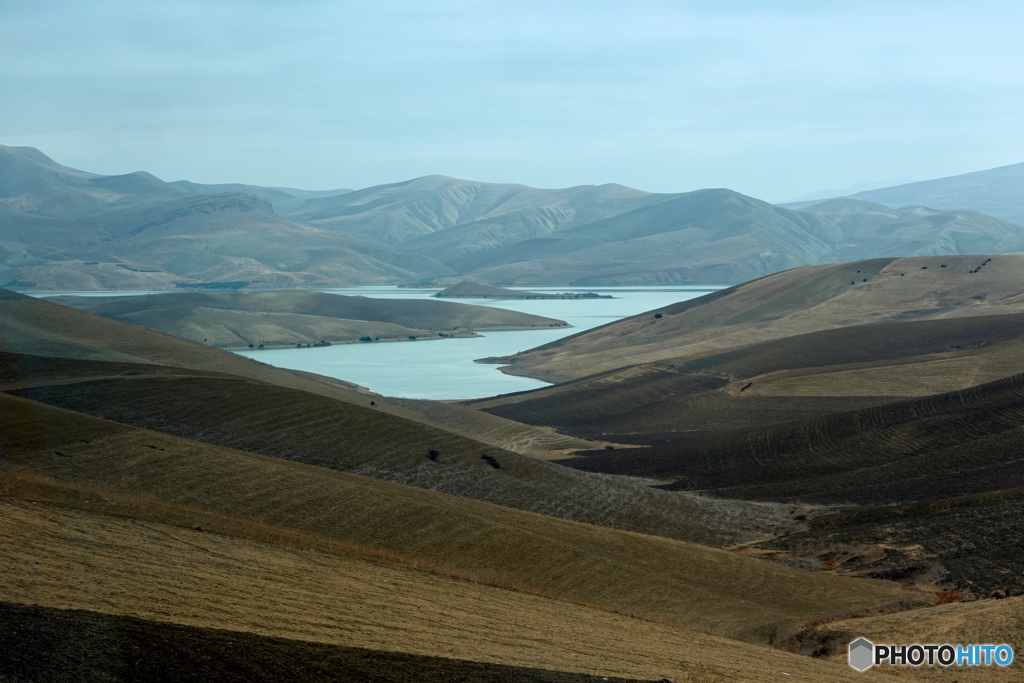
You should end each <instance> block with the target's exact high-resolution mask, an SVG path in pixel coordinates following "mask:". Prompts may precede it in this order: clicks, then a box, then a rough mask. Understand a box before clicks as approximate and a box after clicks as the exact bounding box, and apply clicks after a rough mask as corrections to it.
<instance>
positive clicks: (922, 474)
mask: <svg viewBox="0 0 1024 683" xmlns="http://www.w3.org/2000/svg"><path fill="white" fill-rule="evenodd" d="M1022 454H1024V375H1017V376H1014V377H1011V378H1008V379H1005V380H999V381H997V382H991V383H989V384H984V385H980V386H977V387H972V388H971V389H966V390H963V391H956V392H951V393H948V394H940V395H937V396H929V397H926V398H921V399H914V400H910V401H900V402H898V403H891V404H887V405H884V406H878V407H874V408H869V409H866V410H861V411H856V412H853V413H845V414H837V415H830V416H827V417H823V418H818V419H813V420H804V421H800V422H794V423H790V424H783V425H778V426H775V427H771V428H767V429H762V430H747V431H743V432H738V433H734V434H726V435H723V436H720V437H713V438H709V439H706V440H703V441H694V442H690V443H678V444H672V445H669V446H665V447H662V448H651V449H643V450H623V451H611V452H598V453H595V454H593V455H592V456H591V457H584V458H578V459H575V460H569V461H564V464H566V465H568V466H570V467H575V468H578V469H584V470H588V471H596V472H612V473H623V474H624V473H629V474H639V475H653V476H661V477H668V476H674V477H677V481H676V483H675V484H674V485H673V488H676V489H704V490H707V489H710V490H714V491H716V492H718V493H720V494H723V495H727V496H734V497H738V498H751V499H760V500H766V499H767V500H800V501H803V502H821V503H844V502H855V503H885V502H911V501H917V500H927V499H937V498H946V497H951V496H959V495H966V494H971V493H980V492H984V491H994V490H999V489H1005V488H1011V487H1016V486H1024V455H1022Z"/></svg>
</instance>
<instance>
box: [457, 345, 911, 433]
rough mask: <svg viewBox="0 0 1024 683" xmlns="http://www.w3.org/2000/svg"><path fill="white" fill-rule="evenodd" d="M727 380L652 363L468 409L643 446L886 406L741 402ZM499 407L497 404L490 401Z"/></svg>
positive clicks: (822, 400) (805, 399)
mask: <svg viewBox="0 0 1024 683" xmlns="http://www.w3.org/2000/svg"><path fill="white" fill-rule="evenodd" d="M729 382H730V379H728V378H726V377H723V376H718V375H713V374H710V373H707V374H703V373H702V374H695V373H694V374H691V373H681V372H679V371H677V370H675V369H674V368H672V367H671V366H668V365H664V364H661V363H652V364H649V365H644V366H641V367H637V368H627V369H625V370H621V371H616V372H614V373H609V374H607V375H602V376H600V377H596V378H593V379H582V380H577V381H575V382H573V383H571V384H570V385H568V386H556V387H553V388H551V389H540V390H538V391H536V392H530V393H528V394H521V395H520V396H518V397H517V400H515V401H512V400H510V399H498V400H497V401H485V402H481V403H478V404H473V405H474V407H479V408H481V409H483V410H486V411H487V412H489V413H491V414H494V415H499V416H501V417H504V418H507V419H510V420H516V421H517V422H525V423H527V424H535V425H545V426H550V427H555V428H556V429H558V430H559V431H561V432H563V433H566V434H572V435H573V436H579V437H583V438H587V439H599V440H603V441H614V442H619V443H635V444H645V445H655V444H663V443H666V442H670V441H677V440H684V439H693V438H699V437H703V436H706V435H707V434H708V433H710V432H717V431H724V430H731V429H742V428H746V427H763V426H767V425H773V424H778V423H780V422H788V421H792V420H798V419H803V418H807V417H809V416H815V417H816V416H821V415H828V414H830V413H834V412H837V411H849V410H856V409H859V408H865V407H869V406H874V405H878V404H880V403H886V402H888V401H890V400H891V399H889V398H878V397H868V398H863V397H818V396H770V397H749V398H748V397H743V398H742V399H738V398H736V397H735V396H731V395H729V394H727V393H724V392H722V391H720V389H722V388H723V387H725V386H726V385H727V384H729ZM496 402H501V404H500V405H493V403H496Z"/></svg>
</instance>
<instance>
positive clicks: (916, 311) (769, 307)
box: [494, 255, 1024, 379]
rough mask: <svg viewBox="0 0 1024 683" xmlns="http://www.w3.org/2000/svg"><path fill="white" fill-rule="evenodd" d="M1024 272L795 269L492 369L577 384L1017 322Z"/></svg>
mask: <svg viewBox="0 0 1024 683" xmlns="http://www.w3.org/2000/svg"><path fill="white" fill-rule="evenodd" d="M1021 268H1024V256H1015V255H1008V256H994V257H986V256H943V257H930V258H905V259H870V260H867V261H858V262H853V263H843V264H835V265H824V266H813V267H805V268H797V269H793V270H790V271H786V272H782V273H778V274H775V275H772V276H769V277H765V278H760V279H757V280H754V281H751V282H747V283H745V284H742V285H738V286H736V287H731V288H729V289H724V290H720V291H718V292H714V293H712V294H708V295H705V296H703V297H699V298H697V299H691V300H689V301H685V302H681V303H678V304H674V305H672V306H668V307H665V308H662V309H659V310H657V311H650V312H648V313H643V314H640V315H637V316H633V317H631V318H626V319H623V320H620V321H617V322H614V323H611V324H609V325H604V326H602V327H598V328H595V329H593V330H588V331H586V332H583V333H580V334H577V335H573V336H570V337H565V338H563V339H560V340H558V341H556V342H552V343H551V344H547V345H545V346H541V347H538V348H535V349H531V350H530V351H527V352H524V353H521V354H517V355H515V356H511V357H509V358H506V359H494V360H495V362H507V363H511V364H512V365H511V367H510V368H508V371H509V372H513V373H516V374H524V375H527V376H534V377H544V378H552V377H554V378H557V377H561V378H563V379H567V378H579V377H584V376H587V375H591V374H595V373H598V372H605V371H608V370H614V369H618V368H624V367H627V366H631V365H637V364H640V363H646V362H652V361H658V360H667V359H692V358H699V357H703V356H708V355H711V354H716V353H721V352H722V351H725V350H728V349H731V348H737V349H738V348H741V347H744V346H748V345H750V344H754V343H758V342H762V341H767V340H771V339H780V338H783V337H791V336H794V335H797V334H805V333H808V332H815V331H819V330H826V329H835V328H842V327H848V326H852V325H863V324H867V323H881V322H901V321H911V320H924V319H930V318H953V317H964V316H984V315H998V314H1007V313H1017V312H1020V311H1022V310H1024V284H1022V282H1021V279H1020V272H1021Z"/></svg>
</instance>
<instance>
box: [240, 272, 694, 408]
mask: <svg viewBox="0 0 1024 683" xmlns="http://www.w3.org/2000/svg"><path fill="white" fill-rule="evenodd" d="M529 289H530V290H531V291H541V292H588V291H589V292H597V293H598V294H610V295H612V296H614V297H615V298H614V299H576V300H567V299H533V300H529V299H528V300H521V301H520V300H500V299H457V300H456V299H449V301H458V302H460V303H467V304H478V305H481V306H493V307H495V308H505V309H509V310H513V311H520V312H522V313H532V314H534V315H543V316H546V317H549V318H557V319H558V320H564V321H565V322H567V323H569V324H570V325H573V327H572V328H570V329H554V330H551V329H545V330H522V331H510V332H485V333H482V334H483V336H481V337H476V338H471V339H441V340H436V341H417V342H387V343H383V342H381V343H372V344H335V345H334V346H327V347H321V348H312V349H263V350H254V351H239V352H238V353H240V354H241V355H243V356H248V357H250V358H254V359H256V360H259V361H262V362H264V363H269V364H270V365H276V366H279V367H282V368H290V369H292V370H305V371H306V372H315V373H317V374H320V375H327V376H328V377H336V378H338V379H343V380H346V381H348V382H355V383H356V384H360V385H362V386H364V387H367V388H369V389H371V390H372V391H375V392H377V393H380V394H383V395H385V396H397V397H400V398H429V399H466V398H482V397H484V396H493V395H495V394H507V393H509V392H513V391H526V390H528V389H537V388H539V387H544V386H548V385H547V383H545V382H541V381H539V380H535V379H530V378H528V377H515V376H512V375H506V374H504V373H502V372H499V371H498V366H497V365H489V364H481V363H474V362H473V361H475V360H476V359H478V358H489V357H492V356H509V355H512V354H513V353H516V352H519V351H525V350H527V349H532V348H533V347H535V346H540V345H541V344H547V343H548V342H551V341H554V340H556V339H560V338H562V337H567V336H569V335H571V334H576V333H577V332H581V331H583V330H587V329H590V328H592V327H597V326H599V325H604V324H605V323H610V322H613V321H615V320H619V319H620V318H625V317H627V316H631V315H636V314H637V313H642V312H644V311H649V310H651V309H654V308H661V307H662V306H667V305H669V304H672V303H675V302H677V301H686V300H687V299H692V298H694V297H698V296H702V295H703V294H707V293H708V292H709V291H714V290H712V289H708V288H703V289H694V288H685V287H619V288H616V287H605V288H600V289H595V288H586V289H577V288H572V287H550V288H544V287H530V288H529ZM321 291H325V292H330V293H332V294H346V295H361V296H369V297H376V298H382V299H426V298H430V296H431V295H432V294H435V293H436V292H437V291H438V290H436V289H400V288H398V287H351V288H346V289H325V290H321Z"/></svg>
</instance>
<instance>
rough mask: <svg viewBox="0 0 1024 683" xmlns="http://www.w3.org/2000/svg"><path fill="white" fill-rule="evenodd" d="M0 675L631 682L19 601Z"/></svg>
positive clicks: (1, 649) (173, 681)
mask: <svg viewBox="0 0 1024 683" xmlns="http://www.w3.org/2000/svg"><path fill="white" fill-rule="evenodd" d="M140 654H141V655H144V656H142V657H140ZM0 677H2V678H5V679H7V680H46V681H51V682H53V683H57V682H63V681H68V682H72V681H73V682H75V683H82V682H84V681H94V680H97V681H98V680H103V681H126V682H127V681H139V682H140V683H164V682H166V683H183V682H185V681H188V682H190V683H191V682H192V681H196V682H197V683H198V682H204V681H221V682H224V683H229V682H231V683H233V682H237V683H253V682H257V681H258V682H268V683H269V682H270V681H281V680H289V681H307V682H315V683H319V682H321V681H323V682H324V683H327V682H328V681H329V682H330V683H365V681H368V680H372V681H378V682H380V683H385V682H386V683H405V682H406V681H412V680H415V681H422V682H423V683H435V682H436V683H442V682H444V683H447V682H449V681H452V680H479V681H495V682H500V683H505V682H507V681H515V682H517V683H526V682H527V681H529V682H530V683H598V682H603V681H612V682H613V683H626V679H624V678H618V677H614V678H612V677H607V676H601V677H598V676H589V675H587V674H579V673H573V672H567V671H557V670H549V669H539V668H534V667H524V666H515V665H505V664H492V663H489V662H476V661H471V660H466V659H457V658H452V657H439V656H438V657H430V656H424V655H412V654H407V653H404V652H389V651H387V650H373V649H369V648H361V647H345V646H343V645H334V644H327V643H320V642H310V641H306V640H295V639H289V638H275V637H273V636H265V635H257V634H255V633H251V632H247V631H228V630H225V629H218V628H209V627H202V626H184V625H181V624H174V623H168V622H161V621H153V620H147V619H137V618H135V617H127V616H120V615H113V614H105V613H101V612H93V611H89V610H59V609H53V608H49V607H39V606H35V605H19V604H15V603H0Z"/></svg>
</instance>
